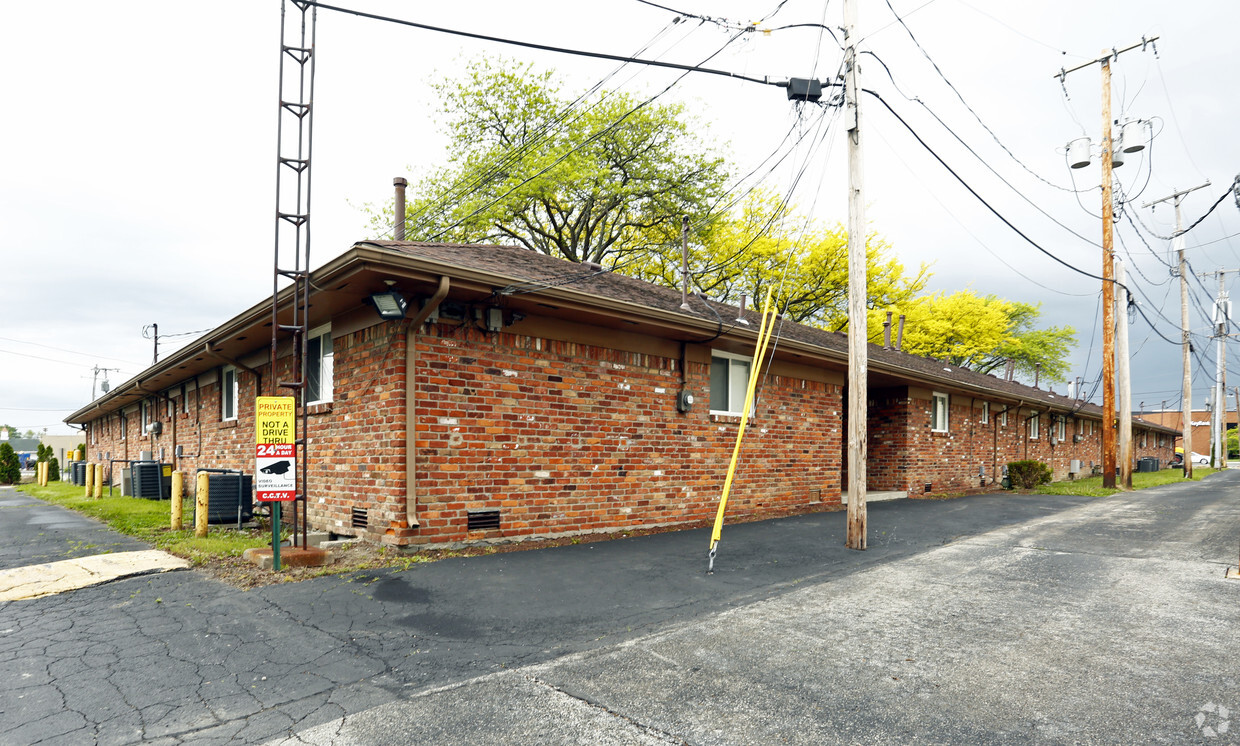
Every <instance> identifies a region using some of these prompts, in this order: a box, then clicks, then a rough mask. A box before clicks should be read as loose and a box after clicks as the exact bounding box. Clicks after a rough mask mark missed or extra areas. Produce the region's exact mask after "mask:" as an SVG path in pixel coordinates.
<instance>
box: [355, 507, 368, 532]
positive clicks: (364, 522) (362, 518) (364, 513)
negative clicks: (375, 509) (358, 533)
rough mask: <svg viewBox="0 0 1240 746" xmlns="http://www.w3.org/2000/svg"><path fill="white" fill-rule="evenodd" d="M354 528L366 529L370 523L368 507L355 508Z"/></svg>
mask: <svg viewBox="0 0 1240 746" xmlns="http://www.w3.org/2000/svg"><path fill="white" fill-rule="evenodd" d="M352 525H353V528H361V529H365V528H366V527H367V526H369V525H370V511H368V510H367V509H366V508H354V509H353V523H352Z"/></svg>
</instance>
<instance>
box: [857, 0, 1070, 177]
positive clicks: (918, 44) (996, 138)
mask: <svg viewBox="0 0 1240 746" xmlns="http://www.w3.org/2000/svg"><path fill="white" fill-rule="evenodd" d="M885 2H886V3H887V8H888V9H889V10H890V11H891V15H893V16H895V18H896V21H897V22H899V24H900V26H901V27H903V28H904V31H905V32H906V33H907V34H908V38H910V39H912V40H913V44H914V45H916V47H917V48H918V49H919V50H921V53H922V55H924V56H925V58H926V61H927V62H929V63H930V66H931V67H933V68H934V71H935V72H936V73H938V74H939V77H940V78H942V79H943V82H944V83H946V84H947V87H948V88H950V89H951V91H952V93H954V94H956V98H958V99H960V103H962V104H964V108H966V109H968V110H969V113H970V114H972V115H973V118H974V119H976V120H977V123H978V124H980V125H982V129H984V130H986V132H987V133H988V134H989V135H990V137H991V138H992V139H993V140H994V141H995V142H996V143H997V144H998V145H999V147H1000V148H1003V152H1005V153H1007V154H1008V156H1010V157H1011V159H1012V160H1014V161H1016V163H1018V164H1019V165H1020V167H1021V168H1023V169H1025V171H1027V172H1029V173H1030V174H1031V175H1033V176H1034V177H1035V178H1037V179H1038V180H1039V181H1041V182H1043V183H1044V184H1047V185H1049V186H1052V187H1054V188H1056V189H1060V190H1063V191H1065V192H1070V191H1074V190H1072V189H1069V188H1067V187H1064V186H1060V185H1058V184H1056V183H1055V182H1053V181H1051V180H1049V179H1047V178H1045V177H1044V176H1042V175H1041V174H1039V173H1038V172H1037V171H1034V170H1033V169H1032V168H1029V167H1028V166H1026V165H1025V162H1024V161H1022V160H1021V159H1019V158H1017V157H1016V154H1015V153H1013V152H1012V151H1011V149H1010V148H1008V146H1007V145H1005V144H1003V141H1002V140H1000V139H999V136H998V135H996V134H995V132H994V130H992V129H991V128H990V127H989V126H987V124H986V123H985V122H984V121H982V118H981V116H979V115H978V113H977V112H976V111H974V110H973V107H972V106H969V102H968V101H965V100H964V96H963V95H961V93H960V91H959V90H958V89H957V88H956V86H955V85H953V84H952V82H951V81H950V80H948V78H947V75H946V74H945V73H944V72H943V70H942V69H940V68H939V65H938V63H937V62H935V61H934V58H933V57H931V56H930V53H929V52H927V51H926V48H925V47H923V46H922V45H921V42H920V41H918V40H917V37H916V36H915V35H914V34H913V30H912V29H910V28H909V27H908V24H907V23H905V22H904V19H903V18H901V17H900V14H899V13H897V12H896V9H895V7H894V6H893V5H892V4H891V0H885ZM927 4H929V3H927ZM921 7H925V6H924V5H923V6H921ZM917 10H921V8H917ZM914 12H916V11H914ZM909 15H912V13H910V14H909ZM888 25H890V24H888ZM884 28H886V27H885V26H884ZM880 30H881V29H880Z"/></svg>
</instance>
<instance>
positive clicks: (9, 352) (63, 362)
mask: <svg viewBox="0 0 1240 746" xmlns="http://www.w3.org/2000/svg"><path fill="white" fill-rule="evenodd" d="M0 353H3V354H5V355H17V356H18V357H28V358H31V359H33V360H43V361H45V362H49V363H60V364H61V365H72V366H73V367H75V368H82V367H85V365H86V363H74V362H70V361H68V360H56V359H55V358H50V357H42V356H40V355H31V354H29V353H25V352H15V351H13V350H0Z"/></svg>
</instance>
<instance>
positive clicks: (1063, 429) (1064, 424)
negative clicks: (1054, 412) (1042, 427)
mask: <svg viewBox="0 0 1240 746" xmlns="http://www.w3.org/2000/svg"><path fill="white" fill-rule="evenodd" d="M1067 437H1068V418H1067V417H1064V416H1063V415H1058V416H1056V417H1055V439H1056V440H1058V441H1059V442H1060V443H1062V442H1063V441H1064V440H1065V439H1067Z"/></svg>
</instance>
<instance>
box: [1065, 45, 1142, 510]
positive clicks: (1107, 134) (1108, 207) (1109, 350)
mask: <svg viewBox="0 0 1240 746" xmlns="http://www.w3.org/2000/svg"><path fill="white" fill-rule="evenodd" d="M1157 39H1158V37H1157V36H1155V37H1153V38H1152V39H1145V38H1142V39H1141V42H1140V43H1139V44H1130V45H1129V46H1127V47H1124V48H1123V49H1104V50H1102V56H1101V57H1099V58H1098V59H1096V60H1092V61H1090V62H1086V63H1083V64H1080V65H1077V66H1076V67H1073V68H1071V69H1068V70H1060V71H1059V73H1058V74H1056V75H1055V77H1056V78H1058V79H1059V81H1060V82H1061V83H1062V82H1063V81H1064V78H1065V77H1066V76H1067V75H1068V73H1070V72H1075V71H1077V70H1081V69H1083V68H1086V67H1089V66H1090V65H1093V64H1095V63H1098V64H1101V65H1102V410H1103V421H1102V486H1103V487H1110V488H1114V487H1115V462H1116V453H1115V446H1116V443H1115V430H1116V420H1115V268H1114V264H1113V261H1112V259H1113V256H1114V254H1113V252H1112V240H1113V235H1112V215H1113V210H1112V204H1111V157H1112V148H1113V143H1112V142H1111V60H1112V59H1118V58H1119V56H1120V55H1121V54H1123V53H1124V52H1128V51H1130V50H1133V49H1137V48H1138V47H1139V48H1141V49H1144V48H1145V46H1146V45H1147V44H1152V43H1153V42H1154V41H1156V40H1157ZM1125 417H1127V418H1131V417H1132V412H1131V411H1130V412H1127V413H1125Z"/></svg>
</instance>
